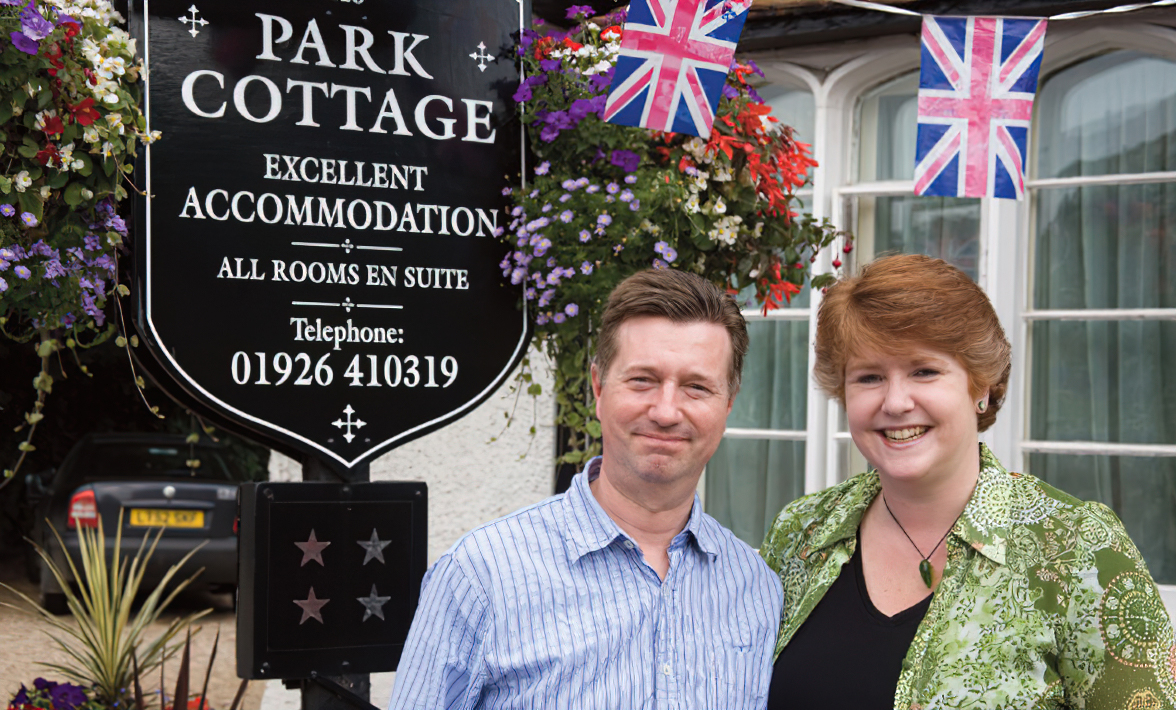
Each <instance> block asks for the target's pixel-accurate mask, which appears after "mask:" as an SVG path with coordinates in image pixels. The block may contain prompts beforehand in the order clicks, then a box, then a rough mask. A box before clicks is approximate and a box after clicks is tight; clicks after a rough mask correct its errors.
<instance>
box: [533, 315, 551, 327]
mask: <svg viewBox="0 0 1176 710" xmlns="http://www.w3.org/2000/svg"><path fill="white" fill-rule="evenodd" d="M549 320H550V318H548V317H547V316H546V315H545V314H543V313H540V314H539V317H538V318H536V319H535V325H547V321H549Z"/></svg>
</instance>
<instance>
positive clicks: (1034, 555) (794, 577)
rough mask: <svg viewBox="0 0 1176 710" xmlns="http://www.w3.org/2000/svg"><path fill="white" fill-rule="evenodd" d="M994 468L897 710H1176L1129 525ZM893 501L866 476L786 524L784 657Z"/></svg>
mask: <svg viewBox="0 0 1176 710" xmlns="http://www.w3.org/2000/svg"><path fill="white" fill-rule="evenodd" d="M980 456H981V460H980V463H981V470H980V478H979V481H978V482H977V485H976V490H975V492H974V493H973V494H972V499H971V500H970V501H969V502H968V505H967V507H965V508H964V513H963V515H962V516H961V517H960V519H959V522H957V523H956V525H955V527H954V528H953V529H952V532H951V535H950V536H949V537H948V539H947V566H946V568H945V569H944V572H943V579H942V581H941V582H940V585H939V587H938V589H937V590H936V592H935V598H934V599H933V600H932V602H931V607H930V608H929V609H928V610H927V615H926V617H924V619H923V622H922V624H920V626H919V629H918V631H917V633H916V634H915V639H914V641H913V642H911V647H910V649H909V650H908V651H907V655H906V658H905V659H904V661H903V665H902V672H901V674H900V675H899V679H898V689H897V691H896V693H895V696H894V708H895V710H939V709H940V708H986V709H987V708H1009V709H1010V710H1011V709H1014V708H1015V709H1016V710H1027V709H1028V708H1088V709H1089V710H1098V709H1101V708H1115V709H1116V710H1118V709H1120V708H1121V709H1124V710H1142V709H1144V708H1167V709H1169V710H1170V709H1172V708H1173V707H1174V706H1176V646H1174V645H1173V632H1172V624H1171V622H1170V621H1169V618H1168V614H1167V612H1166V611H1165V609H1164V605H1163V602H1162V600H1161V599H1160V596H1159V592H1158V591H1157V589H1156V585H1155V583H1154V582H1153V581H1152V578H1151V575H1150V574H1148V571H1147V567H1146V565H1145V564H1144V562H1143V560H1142V559H1141V558H1140V556H1139V551H1138V550H1136V548H1135V545H1134V544H1133V543H1132V542H1131V539H1130V538H1128V536H1127V532H1126V531H1125V530H1124V529H1123V525H1122V523H1120V522H1119V519H1118V518H1116V517H1115V514H1114V513H1112V512H1111V510H1110V509H1109V508H1107V507H1106V506H1104V505H1102V504H1100V503H1087V502H1083V501H1080V500H1078V499H1076V498H1074V497H1072V496H1069V495H1066V494H1065V493H1062V492H1061V491H1059V490H1057V489H1056V488H1053V487H1052V486H1049V485H1048V484H1046V483H1043V482H1042V481H1039V480H1038V479H1036V478H1034V477H1032V476H1028V475H1022V474H1016V473H1009V472H1007V471H1005V470H1004V468H1002V467H1001V465H1000V463H999V462H998V461H997V460H996V457H994V456H993V455H992V453H991V452H990V451H989V450H988V449H987V448H986V447H984V446H983V445H981V447H980ZM880 489H881V483H880V482H879V479H878V474H877V473H876V472H869V473H863V474H861V475H859V476H855V477H854V478H851V479H850V480H848V481H846V482H845V483H842V484H840V485H837V486H834V487H832V488H829V489H827V490H825V491H821V492H819V493H814V494H812V495H809V496H805V497H804V498H801V499H799V500H797V501H795V502H793V503H792V504H790V505H789V506H788V507H786V508H785V509H784V510H783V511H782V512H781V513H780V515H779V516H778V517H777V518H776V520H775V522H774V523H773V525H772V529H771V530H770V531H769V532H768V535H767V538H766V539H765V540H764V544H763V546H762V547H761V548H760V554H761V555H763V557H764V559H765V560H766V561H767V563H768V565H769V566H771V568H772V569H774V570H775V571H776V573H777V574H779V575H780V580H781V581H782V582H783V583H784V611H783V614H782V617H781V624H780V635H779V638H778V639H777V641H776V655H777V656H778V655H779V654H780V651H781V650H783V648H784V646H786V645H787V644H788V641H789V639H791V638H792V635H793V634H794V633H795V632H796V630H797V628H799V627H800V625H801V624H802V623H804V620H805V619H806V618H807V617H808V615H809V612H811V611H812V610H813V608H814V607H815V606H816V605H817V602H819V601H820V600H821V597H822V596H824V594H825V592H826V591H827V590H828V589H829V586H830V585H831V584H832V583H833V581H834V580H835V579H836V578H837V575H838V574H839V573H840V572H841V566H842V565H843V564H845V563H846V562H847V561H849V559H850V557H851V556H852V555H853V552H854V548H855V547H856V545H857V535H856V533H857V528H858V525H859V523H860V522H861V518H862V515H863V514H864V513H865V510H866V508H867V507H869V505H870V503H871V502H872V501H873V500H874V497H875V496H876V495H878V492H879V490H880ZM846 670H847V672H848V673H850V674H852V672H853V671H852V669H846Z"/></svg>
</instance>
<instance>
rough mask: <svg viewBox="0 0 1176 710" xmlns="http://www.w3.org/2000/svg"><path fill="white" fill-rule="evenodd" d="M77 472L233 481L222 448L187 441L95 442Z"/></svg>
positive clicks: (81, 474) (93, 477)
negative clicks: (167, 442)
mask: <svg viewBox="0 0 1176 710" xmlns="http://www.w3.org/2000/svg"><path fill="white" fill-rule="evenodd" d="M87 454H88V455H87ZM75 475H76V476H77V477H78V478H83V479H86V480H91V481H97V480H112V479H124V478H169V479H170V478H175V479H185V478H186V479H197V480H212V481H231V480H234V477H233V476H232V475H231V474H230V473H229V468H228V466H227V465H226V464H225V460H224V458H223V457H222V455H221V452H220V451H217V450H215V449H211V448H208V447H204V446H189V445H187V444H172V445H169V444H130V443H108V444H107V443H103V444H95V445H93V446H91V447H89V451H88V452H85V453H83V455H82V456H81V457H80V458H79V460H78V461H77V463H76V466H75Z"/></svg>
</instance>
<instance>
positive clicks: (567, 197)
mask: <svg viewBox="0 0 1176 710" xmlns="http://www.w3.org/2000/svg"><path fill="white" fill-rule="evenodd" d="M570 199H572V196H571V195H569V194H568V193H566V192H565V193H564V194H562V195H560V196H559V201H560V202H567V201H568V200H570Z"/></svg>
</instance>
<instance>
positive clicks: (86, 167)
mask: <svg viewBox="0 0 1176 710" xmlns="http://www.w3.org/2000/svg"><path fill="white" fill-rule="evenodd" d="M75 155H77V157H78V158H80V159H81V161H82V167H80V168H78V170H77V173H78V175H81V176H82V177H90V173H91V172H93V171H94V161H93V159H91V158H90V154H89V153H75ZM111 172H113V169H112V170H110V171H107V173H106V174H107V175H110V173H111Z"/></svg>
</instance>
